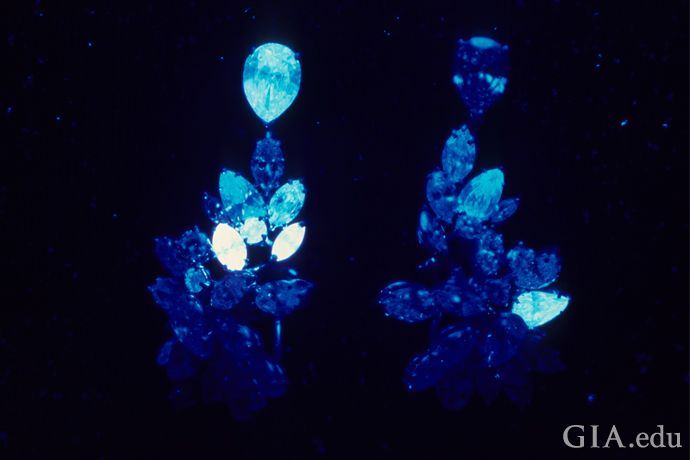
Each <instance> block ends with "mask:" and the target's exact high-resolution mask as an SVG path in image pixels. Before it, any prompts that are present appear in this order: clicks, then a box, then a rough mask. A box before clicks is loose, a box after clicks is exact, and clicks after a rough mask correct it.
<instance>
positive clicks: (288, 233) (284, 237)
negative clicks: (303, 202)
mask: <svg viewBox="0 0 690 460" xmlns="http://www.w3.org/2000/svg"><path fill="white" fill-rule="evenodd" d="M306 230H307V229H306V227H305V226H304V225H302V223H301V222H297V223H294V224H292V225H288V226H287V227H285V228H284V229H283V231H282V232H280V233H279V234H278V236H277V237H276V240H275V241H274V242H273V248H272V249H271V256H275V257H276V261H278V262H280V261H281V260H285V259H287V258H288V257H290V256H292V255H293V254H294V253H295V252H297V250H298V249H299V247H300V246H301V245H302V241H303V240H304V233H305V232H306Z"/></svg>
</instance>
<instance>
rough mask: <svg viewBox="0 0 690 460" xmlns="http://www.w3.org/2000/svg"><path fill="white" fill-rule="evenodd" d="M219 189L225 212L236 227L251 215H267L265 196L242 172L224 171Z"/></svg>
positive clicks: (260, 216) (260, 217) (257, 216)
mask: <svg viewBox="0 0 690 460" xmlns="http://www.w3.org/2000/svg"><path fill="white" fill-rule="evenodd" d="M218 189H219V191H220V199H221V201H222V202H223V212H224V213H225V214H226V215H227V217H228V219H229V222H230V223H231V224H232V225H233V226H234V227H238V226H239V225H240V224H241V223H242V222H244V221H245V220H246V219H248V218H250V217H256V218H259V219H262V218H263V217H264V216H265V215H266V207H265V203H264V199H263V197H262V196H261V195H260V194H259V192H258V191H257V190H256V188H255V187H254V186H253V185H252V184H251V183H250V182H249V181H248V180H247V179H245V178H244V177H242V175H241V174H240V173H236V172H233V171H228V170H225V171H223V172H222V173H221V175H220V180H219V184H218Z"/></svg>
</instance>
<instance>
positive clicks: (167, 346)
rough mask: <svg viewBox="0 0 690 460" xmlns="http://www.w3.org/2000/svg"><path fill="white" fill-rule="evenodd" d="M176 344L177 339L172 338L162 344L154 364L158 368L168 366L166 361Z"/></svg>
mask: <svg viewBox="0 0 690 460" xmlns="http://www.w3.org/2000/svg"><path fill="white" fill-rule="evenodd" d="M176 343H179V340H177V337H174V338H172V339H169V340H168V341H167V342H165V343H164V344H163V346H162V347H161V350H160V352H158V358H156V363H157V364H158V365H159V366H165V365H166V364H168V360H170V353H171V352H172V349H173V346H174V345H175V344H176Z"/></svg>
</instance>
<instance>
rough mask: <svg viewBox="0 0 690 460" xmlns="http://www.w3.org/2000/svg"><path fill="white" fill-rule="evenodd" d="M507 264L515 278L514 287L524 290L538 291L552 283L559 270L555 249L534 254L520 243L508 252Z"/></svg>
mask: <svg viewBox="0 0 690 460" xmlns="http://www.w3.org/2000/svg"><path fill="white" fill-rule="evenodd" d="M507 259H508V264H509V265H510V269H511V271H512V272H513V275H514V276H515V285H516V286H518V287H520V288H524V289H540V288H543V287H546V286H548V285H549V284H551V283H553V282H554V281H555V280H556V278H558V273H559V272H560V270H561V259H560V257H559V256H558V253H557V251H556V249H549V250H544V251H541V252H540V253H539V254H535V253H534V250H532V249H529V248H526V247H525V246H523V245H522V243H520V244H518V245H517V246H516V247H515V248H513V249H511V250H510V251H509V252H508V256H507Z"/></svg>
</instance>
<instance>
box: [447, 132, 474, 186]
mask: <svg viewBox="0 0 690 460" xmlns="http://www.w3.org/2000/svg"><path fill="white" fill-rule="evenodd" d="M476 152H477V151H476V147H475V144H474V137H472V134H471V133H470V129H469V128H468V127H467V125H463V126H462V127H461V128H460V129H457V130H453V132H452V134H451V136H450V137H449V138H448V140H447V141H446V145H445V146H444V147H443V153H442V155H441V162H442V164H443V170H444V171H445V172H446V173H448V178H449V179H450V180H451V181H452V182H456V183H457V182H460V181H462V180H463V179H464V178H465V177H467V175H468V174H469V173H470V171H471V170H472V166H473V165H474V160H475V158H476V156H477V153H476Z"/></svg>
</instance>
